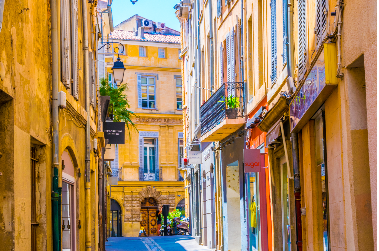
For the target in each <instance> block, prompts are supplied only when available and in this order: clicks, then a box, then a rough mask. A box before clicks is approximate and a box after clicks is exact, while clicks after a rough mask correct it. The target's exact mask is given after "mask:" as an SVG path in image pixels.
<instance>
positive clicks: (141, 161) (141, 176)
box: [139, 137, 145, 181]
mask: <svg viewBox="0 0 379 251" xmlns="http://www.w3.org/2000/svg"><path fill="white" fill-rule="evenodd" d="M143 147H144V139H143V137H139V180H140V181H143V180H144V173H143V167H144V164H145V163H144V149H143Z"/></svg>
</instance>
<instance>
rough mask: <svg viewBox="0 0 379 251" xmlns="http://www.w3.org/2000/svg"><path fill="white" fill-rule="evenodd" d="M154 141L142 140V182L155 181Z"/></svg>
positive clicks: (155, 151) (155, 153) (155, 154)
mask: <svg viewBox="0 0 379 251" xmlns="http://www.w3.org/2000/svg"><path fill="white" fill-rule="evenodd" d="M156 156H157V149H156V139H149V138H144V142H143V158H144V159H143V173H144V180H155V167H156Z"/></svg>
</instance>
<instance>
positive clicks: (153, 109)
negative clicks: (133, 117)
mask: <svg viewBox="0 0 379 251" xmlns="http://www.w3.org/2000/svg"><path fill="white" fill-rule="evenodd" d="M141 109H142V110H152V111H158V109H157V108H143V107H142V108H141Z"/></svg>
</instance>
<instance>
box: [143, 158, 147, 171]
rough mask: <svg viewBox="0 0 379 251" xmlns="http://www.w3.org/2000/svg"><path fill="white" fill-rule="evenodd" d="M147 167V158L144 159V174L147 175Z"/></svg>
mask: <svg viewBox="0 0 379 251" xmlns="http://www.w3.org/2000/svg"><path fill="white" fill-rule="evenodd" d="M147 165H148V163H147V156H145V157H144V158H143V172H144V173H147Z"/></svg>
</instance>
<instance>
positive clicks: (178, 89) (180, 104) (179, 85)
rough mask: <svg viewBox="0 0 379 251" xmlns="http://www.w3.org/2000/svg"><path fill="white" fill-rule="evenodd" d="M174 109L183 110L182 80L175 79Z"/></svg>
mask: <svg viewBox="0 0 379 251" xmlns="http://www.w3.org/2000/svg"><path fill="white" fill-rule="evenodd" d="M175 81H176V109H177V110H182V109H183V98H182V95H183V94H182V79H181V78H176V79H175Z"/></svg>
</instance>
